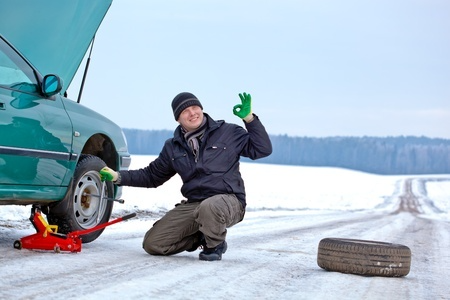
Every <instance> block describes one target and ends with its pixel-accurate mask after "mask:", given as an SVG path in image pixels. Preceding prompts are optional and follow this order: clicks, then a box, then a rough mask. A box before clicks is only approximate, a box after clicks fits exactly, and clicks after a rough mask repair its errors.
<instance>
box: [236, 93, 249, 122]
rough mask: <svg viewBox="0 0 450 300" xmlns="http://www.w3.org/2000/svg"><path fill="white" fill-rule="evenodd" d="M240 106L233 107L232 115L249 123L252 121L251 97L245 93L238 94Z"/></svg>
mask: <svg viewBox="0 0 450 300" xmlns="http://www.w3.org/2000/svg"><path fill="white" fill-rule="evenodd" d="M239 98H241V102H242V104H236V105H235V106H234V107H233V114H235V115H236V116H238V117H239V118H241V119H243V120H244V121H246V122H247V123H248V122H251V121H252V120H253V114H252V96H250V94H247V93H243V94H239Z"/></svg>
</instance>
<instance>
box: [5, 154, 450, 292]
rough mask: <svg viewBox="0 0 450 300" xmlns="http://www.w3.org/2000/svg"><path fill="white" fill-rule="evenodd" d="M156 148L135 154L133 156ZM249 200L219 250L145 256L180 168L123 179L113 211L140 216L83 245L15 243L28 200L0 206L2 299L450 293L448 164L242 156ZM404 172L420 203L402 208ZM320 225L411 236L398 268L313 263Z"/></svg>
mask: <svg viewBox="0 0 450 300" xmlns="http://www.w3.org/2000/svg"><path fill="white" fill-rule="evenodd" d="M153 158H154V156H133V160H132V165H131V168H133V169H134V168H138V167H143V166H145V165H147V164H148V163H149V162H150V161H151V160H152V159H153ZM241 172H242V174H243V177H244V180H245V184H246V187H247V199H248V207H247V208H248V209H247V214H246V217H245V219H244V221H243V222H241V223H239V224H238V225H236V226H234V227H232V228H230V229H229V231H228V237H227V241H228V244H229V249H228V251H227V253H225V254H224V255H223V260H222V261H220V262H202V261H199V260H198V252H193V253H188V252H184V253H180V254H178V255H175V256H171V257H159V256H150V255H148V254H146V253H145V252H144V251H143V250H142V247H141V242H142V237H143V235H144V234H145V232H146V231H147V230H148V229H149V228H150V227H151V225H152V224H153V222H154V221H155V220H157V219H158V218H159V217H160V216H161V215H162V214H163V213H164V212H165V211H167V210H168V209H171V208H172V207H173V205H174V204H175V203H177V202H178V201H179V200H181V199H182V196H181V194H180V193H179V188H180V180H179V178H178V177H175V178H173V179H172V180H170V181H169V182H168V183H166V184H165V185H163V186H162V187H159V188H157V189H142V188H130V187H125V188H124V191H123V197H122V198H123V199H125V204H115V208H114V212H113V214H114V217H118V216H121V215H124V214H126V213H128V212H136V213H137V217H136V218H134V219H130V220H128V221H126V222H121V223H118V224H115V225H112V226H110V227H108V228H107V229H106V230H105V231H104V233H103V234H102V236H101V237H100V238H98V239H97V240H96V241H94V242H93V243H89V244H84V245H83V249H82V251H81V252H80V253H76V254H74V253H61V254H56V253H53V252H51V251H30V250H25V249H24V250H16V249H14V248H13V246H12V245H13V242H14V241H15V240H17V239H20V238H21V237H23V236H26V235H29V234H32V233H34V232H35V231H34V229H33V227H32V226H31V223H30V222H29V221H28V217H29V212H30V207H18V206H0V270H1V273H0V277H1V281H0V299H13V298H14V299H44V298H49V297H64V298H67V299H74V298H80V299H100V298H108V299H194V298H209V297H212V298H215V299H242V298H248V299H328V298H330V297H333V298H335V299H362V298H364V299H386V298H389V299H449V297H450V296H449V295H450V289H449V288H448V285H447V283H446V280H445V278H447V277H448V276H450V254H449V249H450V174H449V175H430V176H423V175H422V176H379V175H373V174H367V173H363V172H357V171H351V170H345V169H337V168H318V167H299V166H282V165H268V164H258V163H242V165H241ZM406 180H411V183H412V190H413V193H414V194H415V196H416V197H417V199H418V200H419V203H420V207H419V211H420V213H419V214H417V213H409V212H407V211H401V212H399V211H398V208H399V202H400V200H399V197H400V196H401V195H402V193H403V192H404V187H405V182H406ZM325 237H343V238H357V239H369V240H378V241H385V242H392V243H399V244H404V245H407V246H408V247H410V248H411V251H412V263H411V271H410V273H409V274H408V275H407V276H406V277H403V278H383V277H364V276H358V275H350V274H342V273H337V272H328V271H325V270H322V269H321V268H319V267H318V266H317V262H316V258H317V246H318V243H319V241H320V240H321V239H322V238H325Z"/></svg>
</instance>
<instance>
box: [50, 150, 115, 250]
mask: <svg viewBox="0 0 450 300" xmlns="http://www.w3.org/2000/svg"><path fill="white" fill-rule="evenodd" d="M104 166H106V164H105V162H104V161H103V160H101V159H100V158H98V157H96V156H93V155H82V156H81V157H80V160H79V161H78V164H77V167H76V169H75V173H74V178H73V182H72V189H71V193H70V195H69V196H68V197H66V199H65V200H64V201H67V203H66V205H65V207H66V209H65V212H64V213H63V214H61V213H58V214H52V210H50V211H49V213H48V215H47V219H48V222H49V224H52V225H58V232H59V233H64V234H67V233H69V232H73V231H78V230H84V229H89V228H92V227H95V226H97V225H99V224H102V223H105V222H108V220H109V218H110V217H111V212H112V209H113V205H114V203H113V201H108V200H106V198H111V197H113V184H112V183H111V182H108V181H104V182H102V181H101V178H100V174H99V172H98V171H99V170H100V169H101V168H103V167H104ZM102 189H103V191H104V194H103V199H100V195H101V194H102ZM103 230H104V229H100V230H97V231H93V232H91V233H88V234H85V235H81V236H80V237H81V239H82V242H83V243H90V242H92V241H94V240H95V239H97V238H98V237H99V236H100V235H101V234H102V232H103Z"/></svg>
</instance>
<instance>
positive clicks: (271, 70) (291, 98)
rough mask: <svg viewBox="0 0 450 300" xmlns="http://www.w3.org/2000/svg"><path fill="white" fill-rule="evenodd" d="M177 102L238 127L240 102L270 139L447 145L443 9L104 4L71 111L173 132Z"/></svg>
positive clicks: (447, 10)
mask: <svg viewBox="0 0 450 300" xmlns="http://www.w3.org/2000/svg"><path fill="white" fill-rule="evenodd" d="M82 67H84V66H82ZM79 74H81V72H79ZM80 78H81V76H77V78H76V79H75V80H74V82H73V83H72V85H71V88H70V89H69V97H71V98H73V99H75V100H76V96H77V94H78V88H79V81H80ZM184 91H187V92H191V93H193V94H195V95H196V96H197V97H198V98H199V100H200V101H201V102H202V105H203V108H204V111H205V112H207V113H209V114H210V115H211V116H212V117H213V118H214V119H224V120H226V121H228V122H233V123H237V124H241V121H240V119H238V118H237V117H236V116H234V115H233V113H232V108H233V106H234V105H235V104H237V103H239V97H238V93H240V92H247V93H250V94H251V95H252V99H253V112H254V113H256V114H257V115H259V117H260V119H261V120H262V121H263V123H264V125H265V126H266V128H267V131H268V132H269V133H270V134H287V135H290V136H310V137H327V136H380V137H383V136H399V135H414V136H422V135H423V136H427V137H440V138H446V139H450V1H448V0H395V1H392V0H367V1H361V0H341V1H336V0H289V1H288V0H272V1H263V0H219V1H214V0H203V1H201V0H190V1H185V0H157V1H149V0H114V1H113V3H112V6H111V8H110V10H109V12H108V13H107V15H106V17H105V19H104V21H103V23H102V25H101V26H100V29H99V31H98V33H97V36H96V40H95V45H94V49H93V54H92V57H91V64H90V69H89V73H88V77H87V81H86V84H85V90H84V92H83V98H82V101H81V102H82V103H83V104H84V105H86V106H88V107H90V108H93V109H94V110H96V111H98V112H100V113H102V114H104V115H106V116H107V117H109V118H110V119H112V120H113V121H115V122H116V123H117V124H118V125H119V126H121V127H123V128H138V129H170V130H172V129H174V128H175V127H176V125H177V123H176V122H175V120H174V118H173V114H172V109H171V101H172V99H173V97H174V96H175V95H176V94H178V93H179V92H184Z"/></svg>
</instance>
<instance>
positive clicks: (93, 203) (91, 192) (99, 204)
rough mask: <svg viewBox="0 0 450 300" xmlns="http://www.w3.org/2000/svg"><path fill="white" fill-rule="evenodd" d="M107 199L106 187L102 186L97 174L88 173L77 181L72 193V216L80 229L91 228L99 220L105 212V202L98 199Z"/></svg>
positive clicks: (93, 172)
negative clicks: (101, 197)
mask: <svg viewBox="0 0 450 300" xmlns="http://www.w3.org/2000/svg"><path fill="white" fill-rule="evenodd" d="M102 188H104V193H103V197H107V194H106V193H107V191H106V185H103V184H102V181H101V180H100V177H99V175H98V172H95V171H89V172H87V173H85V174H84V175H83V176H82V177H81V178H80V180H79V181H78V183H77V185H76V189H75V193H74V199H73V201H74V202H73V204H74V205H73V209H74V216H75V219H76V220H77V222H78V224H79V225H80V226H81V227H82V228H92V227H94V226H96V225H97V224H98V223H99V221H100V220H101V218H102V216H103V214H104V213H105V210H106V201H104V200H102V199H100V195H102Z"/></svg>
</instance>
